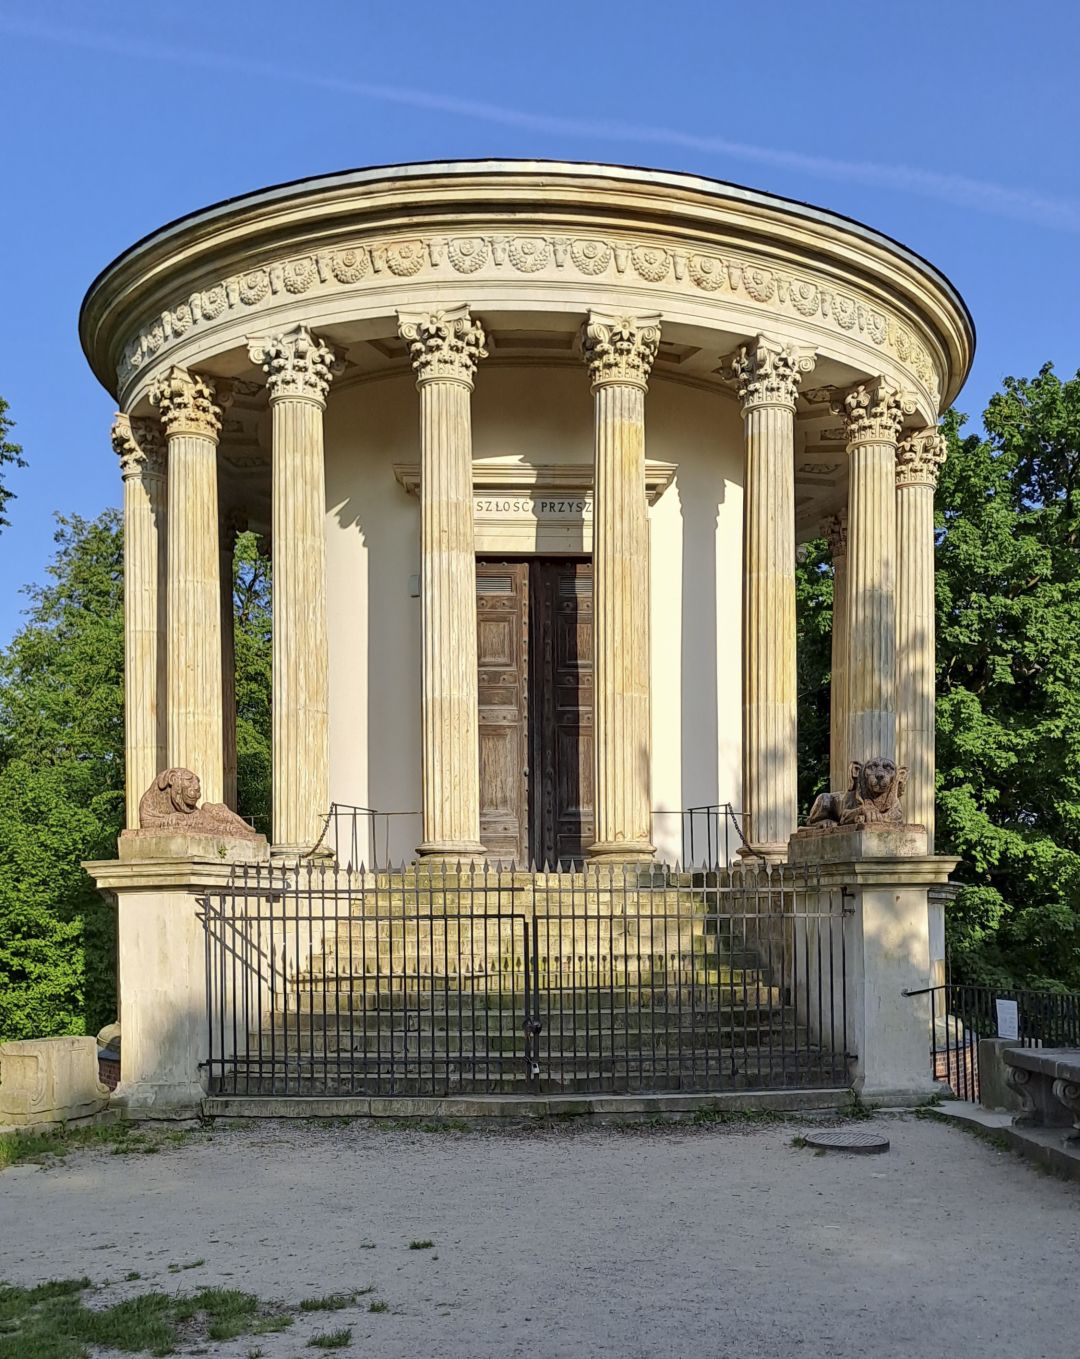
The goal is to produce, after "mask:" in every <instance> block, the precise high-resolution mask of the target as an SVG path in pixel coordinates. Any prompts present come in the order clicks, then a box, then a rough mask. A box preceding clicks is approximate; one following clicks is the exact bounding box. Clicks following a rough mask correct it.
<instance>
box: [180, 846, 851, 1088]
mask: <svg viewBox="0 0 1080 1359" xmlns="http://www.w3.org/2000/svg"><path fill="white" fill-rule="evenodd" d="M201 909H202V912H203V919H204V923H205V931H206V985H207V1028H208V1037H207V1043H208V1048H207V1060H206V1063H205V1066H206V1069H207V1073H208V1078H209V1086H210V1089H211V1091H212V1092H214V1093H235V1094H248V1095H258V1094H263V1095H275V1096H282V1095H285V1096H288V1095H364V1094H367V1095H376V1094H383V1095H410V1094H413V1095H445V1094H451V1093H479V1092H490V1093H514V1092H518V1093H526V1092H545V1091H547V1092H556V1091H580V1092H606V1091H610V1092H635V1091H658V1090H696V1091H713V1090H716V1091H720V1090H731V1089H765V1088H775V1087H793V1086H797V1087H808V1088H813V1087H835V1086H839V1085H846V1084H847V1083H848V1073H849V1062H850V1060H851V1057H852V1054H851V1053H850V1052H849V1051H848V1039H847V1009H848V990H847V988H848V978H847V961H846V950H845V938H844V936H845V915H844V909H845V908H844V904H843V901H842V898H841V896H840V894H839V893H830V892H826V891H823V890H821V889H820V888H819V887H818V885H817V882H816V880H815V879H814V878H813V877H812V876H811V875H809V874H807V873H805V872H801V871H796V870H793V869H791V868H790V867H764V866H761V867H759V866H756V865H755V866H754V867H747V868H735V869H733V870H730V871H728V870H723V871H716V870H709V871H697V872H690V873H679V872H675V871H673V870H668V869H663V868H648V869H644V870H641V871H636V870H626V869H612V868H603V867H596V866H589V867H587V868H583V869H580V870H578V871H564V872H558V873H554V872H553V873H530V874H524V873H514V872H510V871H506V870H499V869H496V868H493V867H491V866H478V867H476V868H462V869H450V868H446V869H434V870H433V869H431V868H427V867H421V868H415V867H414V868H401V869H398V870H396V871H394V872H379V873H372V872H365V873H357V872H350V871H347V870H342V869H338V868H334V867H332V866H330V865H324V864H321V863H312V862H309V863H307V864H306V865H303V866H302V867H301V868H300V869H299V870H294V871H283V870H281V869H270V868H264V867H252V868H247V869H244V870H243V871H238V876H237V877H236V879H235V881H234V883H233V885H232V886H231V887H230V888H229V889H228V890H227V891H224V892H218V893H213V894H211V895H209V896H208V897H206V898H204V899H203V901H202V908H201Z"/></svg>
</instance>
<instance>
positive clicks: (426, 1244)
mask: <svg viewBox="0 0 1080 1359" xmlns="http://www.w3.org/2000/svg"><path fill="white" fill-rule="evenodd" d="M434 1244H435V1242H434V1241H410V1242H409V1249H410V1250H430V1249H431V1248H432V1246H433V1245H434Z"/></svg>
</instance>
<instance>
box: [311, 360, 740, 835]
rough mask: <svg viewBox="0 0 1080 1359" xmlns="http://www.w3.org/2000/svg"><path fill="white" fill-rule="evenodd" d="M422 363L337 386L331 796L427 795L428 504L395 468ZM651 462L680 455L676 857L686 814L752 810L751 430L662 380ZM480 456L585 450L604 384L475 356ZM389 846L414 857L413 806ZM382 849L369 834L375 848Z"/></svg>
mask: <svg viewBox="0 0 1080 1359" xmlns="http://www.w3.org/2000/svg"><path fill="white" fill-rule="evenodd" d="M418 433H419V414H418V405H417V396H416V390H415V387H414V385H413V381H412V378H411V376H407V375H402V376H400V377H394V378H386V379H380V380H377V381H368V382H365V383H358V384H356V385H354V386H345V387H342V388H339V389H338V390H337V391H335V392H333V393H332V395H331V398H330V403H329V408H328V411H327V420H326V486H327V521H326V535H327V574H328V610H329V635H330V750H331V755H330V789H331V796H332V798H333V799H334V800H335V801H338V802H345V803H354V804H358V805H361V806H368V807H371V806H374V807H378V808H380V809H383V810H392V811H411V812H416V811H418V809H419V806H420V772H419V767H420V726H419V713H420V674H419V666H420V638H419V627H420V605H419V600H418V599H414V598H412V597H410V593H409V578H410V576H413V575H415V574H416V573H418V571H419V569H420V562H419V547H418V534H419V524H418V517H419V502H418V500H417V499H416V498H415V497H414V496H409V495H407V494H406V492H405V491H404V490H403V489H402V488H401V486H400V485H399V484H398V483H397V481H396V480H395V478H394V473H393V465H394V463H395V462H401V463H417V462H418V461H419V448H418V442H417V441H418ZM646 443H647V453H648V456H649V457H650V458H654V459H657V460H660V461H663V462H671V463H675V464H677V465H678V472H677V474H676V477H675V481H674V483H673V484H672V485H671V486H670V487H669V488H668V490H667V491H666V492H665V493H664V494H663V496H661V498H660V499H659V501H658V502H657V503H656V505H655V506H653V508H652V510H651V511H650V516H651V522H652V564H651V572H652V699H653V722H652V725H653V790H652V805H653V808H654V809H656V812H657V815H656V816H655V818H654V835H655V837H656V842H657V845H658V847H659V848H660V849H661V850H662V852H663V854H664V857H666V858H671V859H674V858H677V857H679V855H680V853H681V825H680V817H679V815H678V813H679V811H680V809H682V808H684V807H688V806H692V805H700V804H703V803H714V802H726V801H730V802H732V803H733V804H734V805H735V806H736V807H737V806H738V805H739V797H740V792H739V786H740V777H741V776H740V766H741V752H740V743H741V734H740V729H741V720H740V658H739V652H740V636H741V626H740V607H741V604H740V600H741V585H740V581H741V555H742V431H741V421H740V418H739V412H738V407H737V405H736V404H735V402H733V401H729V400H727V399H725V398H724V397H722V396H719V395H714V394H713V393H709V392H705V391H702V390H699V389H696V388H692V387H688V386H685V385H683V384H681V383H673V382H664V381H662V380H654V382H653V383H652V385H651V387H650V391H649V395H648V398H647V400H646ZM473 449H474V456H475V458H476V459H477V460H497V461H503V460H505V461H511V462H515V461H519V460H520V461H526V462H534V463H571V462H581V463H589V462H591V460H592V396H591V394H590V392H589V386H588V381H587V378H586V376H585V374H584V372H582V371H580V370H578V369H577V368H576V367H569V366H563V367H556V366H552V367H550V368H541V367H536V366H532V365H529V366H524V365H522V366H521V367H501V366H499V365H498V364H497V363H495V362H492V363H490V364H487V365H484V366H482V367H481V368H480V371H479V373H478V375H477V383H476V391H475V393H474V396H473ZM390 824H391V829H390V838H389V843H388V844H387V841H386V840H385V838H384V833H383V832H380V841H379V852H380V856H385V853H386V850H387V848H389V851H390V855H391V857H392V858H393V859H394V860H397V859H407V858H409V857H410V856H411V854H412V851H413V848H414V846H415V845H416V844H417V842H418V840H419V820H418V818H417V817H415V816H413V817H401V818H395V819H394V820H393V821H392V822H391V823H390ZM370 852H371V848H370V845H369V844H368V845H362V846H361V853H362V854H364V855H368V854H370Z"/></svg>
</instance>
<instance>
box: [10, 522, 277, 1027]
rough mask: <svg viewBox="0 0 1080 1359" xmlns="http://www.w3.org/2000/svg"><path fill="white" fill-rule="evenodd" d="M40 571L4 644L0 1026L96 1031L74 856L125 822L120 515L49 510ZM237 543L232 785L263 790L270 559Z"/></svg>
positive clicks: (107, 940) (248, 802) (244, 801)
mask: <svg viewBox="0 0 1080 1359" xmlns="http://www.w3.org/2000/svg"><path fill="white" fill-rule="evenodd" d="M57 523H58V527H57V532H56V536H55V540H56V544H57V552H56V555H55V559H54V561H53V563H52V565H51V566H50V567H49V576H50V580H49V582H48V583H47V584H45V585H42V586H32V587H29V588H28V589H27V591H26V594H27V596H28V598H29V601H30V607H29V610H28V617H27V621H26V623H25V625H24V626H23V627H22V628H21V629H20V631H19V632H18V633H17V635H16V636H15V638H14V639H13V641H12V642H11V644H10V646H9V647H8V648H7V650H6V651H4V652H3V653H0V1040H2V1039H4V1038H15V1037H41V1036H46V1035H50V1034H60V1033H85V1032H89V1033H93V1032H96V1030H97V1029H98V1028H100V1027H101V1025H102V1024H104V1023H107V1022H108V1021H109V1020H111V1019H112V1018H114V1017H115V1009H116V999H115V928H114V919H113V911H112V909H111V908H110V907H109V906H107V905H106V903H105V902H104V901H103V900H102V898H101V897H100V896H99V895H98V893H97V891H96V890H95V889H94V887H93V884H92V883H91V882H90V879H89V878H88V877H87V876H86V874H85V873H84V872H83V870H82V869H81V868H80V866H79V865H80V862H81V861H82V860H84V859H107V858H112V857H113V856H114V855H115V853H116V836H117V834H118V833H119V831H120V828H121V826H122V824H123V816H124V798H123V787H124V776H123V747H124V736H123V649H124V648H123V581H122V571H123V545H122V529H121V521H120V515H119V514H118V513H117V512H116V511H115V510H107V511H106V512H105V513H104V514H102V515H101V516H100V517H99V518H98V519H96V520H93V521H87V520H84V519H79V518H77V517H71V518H65V517H62V516H58V520H57ZM255 548H256V543H255V539H254V537H253V536H252V535H250V534H244V535H241V538H240V542H239V543H238V546H237V554H236V556H237V571H236V583H235V592H234V601H235V606H236V614H237V627H236V653H237V686H236V687H237V695H238V710H239V711H238V720H237V745H238V750H239V769H238V798H239V803H240V808H241V811H242V813H243V814H245V815H249V816H252V817H253V818H265V816H266V814H267V811H268V805H269V787H270V784H269V768H270V757H269V731H270V707H269V704H270V683H269V676H270V622H269V620H270V598H269V574H268V567H267V564H266V562H265V561H264V560H262V559H261V558H259V556H258V554H257V552H256V550H255Z"/></svg>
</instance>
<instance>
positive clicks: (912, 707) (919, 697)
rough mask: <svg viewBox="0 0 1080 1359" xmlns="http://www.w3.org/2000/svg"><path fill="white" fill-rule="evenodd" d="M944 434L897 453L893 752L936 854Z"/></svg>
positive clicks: (910, 804)
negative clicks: (937, 572) (937, 573)
mask: <svg viewBox="0 0 1080 1359" xmlns="http://www.w3.org/2000/svg"><path fill="white" fill-rule="evenodd" d="M944 461H945V436H944V435H943V434H942V433H941V432H940V431H939V430H937V429H928V430H923V431H922V432H921V433H919V434H915V435H913V436H912V437H911V438H909V439H905V440H904V441H903V442H902V443H901V444H900V445H899V446H898V448H897V450H896V543H897V565H898V577H897V590H896V690H897V693H896V699H897V713H896V751H897V756H896V758H897V763H898V764H904V765H907V770H908V782H907V795H906V797H905V800H904V808H905V811H906V813H907V819H908V820H909V821H915V822H918V823H919V824H920V825H923V826H925V827H926V837H927V844H928V849H929V852H930V853H931V854H933V852H934V774H935V760H934V690H935V683H936V665H935V640H936V635H935V634H936V629H935V623H934V491H935V489H936V487H937V479H938V473H939V472H940V470H941V464H942V463H943V462H944Z"/></svg>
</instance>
